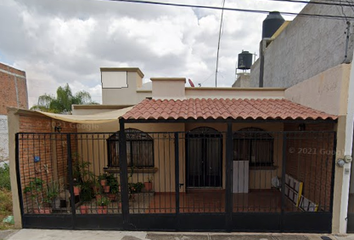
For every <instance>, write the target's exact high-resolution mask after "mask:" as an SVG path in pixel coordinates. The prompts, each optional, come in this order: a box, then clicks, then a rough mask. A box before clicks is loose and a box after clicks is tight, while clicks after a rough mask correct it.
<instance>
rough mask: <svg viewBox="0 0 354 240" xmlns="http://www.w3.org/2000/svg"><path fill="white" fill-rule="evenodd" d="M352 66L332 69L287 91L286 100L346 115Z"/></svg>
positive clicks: (344, 65)
mask: <svg viewBox="0 0 354 240" xmlns="http://www.w3.org/2000/svg"><path fill="white" fill-rule="evenodd" d="M350 69H351V64H341V65H338V66H335V67H333V68H330V69H328V70H326V71H324V72H322V73H320V74H318V75H316V76H314V77H312V78H310V79H308V80H305V81H303V82H301V83H299V84H297V85H295V86H292V87H290V88H288V89H286V90H285V98H286V99H289V100H290V101H293V102H296V103H299V104H302V105H304V106H308V107H311V108H314V109H317V110H320V111H324V112H326V113H330V114H335V115H346V111H347V101H348V87H349V79H350V78H349V76H350Z"/></svg>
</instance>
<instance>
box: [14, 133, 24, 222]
mask: <svg viewBox="0 0 354 240" xmlns="http://www.w3.org/2000/svg"><path fill="white" fill-rule="evenodd" d="M18 135H19V133H16V135H15V144H16V145H15V146H16V148H15V151H16V152H15V158H16V178H17V190H18V198H19V200H20V211H21V222H22V223H21V225H22V226H23V214H24V210H23V195H22V186H21V175H20V174H21V172H20V148H19V137H18Z"/></svg>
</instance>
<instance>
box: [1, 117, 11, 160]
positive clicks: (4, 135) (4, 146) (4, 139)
mask: <svg viewBox="0 0 354 240" xmlns="http://www.w3.org/2000/svg"><path fill="white" fill-rule="evenodd" d="M8 144H9V143H8V129H7V116H5V115H0V162H1V161H3V160H7V159H8V157H9V149H8Z"/></svg>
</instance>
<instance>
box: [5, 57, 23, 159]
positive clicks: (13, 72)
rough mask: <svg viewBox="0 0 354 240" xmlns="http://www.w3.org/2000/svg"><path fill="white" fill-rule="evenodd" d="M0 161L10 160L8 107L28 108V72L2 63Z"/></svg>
mask: <svg viewBox="0 0 354 240" xmlns="http://www.w3.org/2000/svg"><path fill="white" fill-rule="evenodd" d="M0 85H1V89H0V161H4V160H8V155H9V153H8V130H7V109H6V107H17V108H23V109H28V95H27V85H26V73H25V72H24V71H21V70H18V69H15V68H13V67H10V66H7V65H4V64H2V63H0Z"/></svg>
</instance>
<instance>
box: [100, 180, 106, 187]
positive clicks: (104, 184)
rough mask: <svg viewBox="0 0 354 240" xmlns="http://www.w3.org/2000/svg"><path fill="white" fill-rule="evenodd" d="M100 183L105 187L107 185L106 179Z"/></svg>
mask: <svg viewBox="0 0 354 240" xmlns="http://www.w3.org/2000/svg"><path fill="white" fill-rule="evenodd" d="M100 183H101V186H102V187H104V186H106V185H107V180H106V179H102V180H101V181H100Z"/></svg>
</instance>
